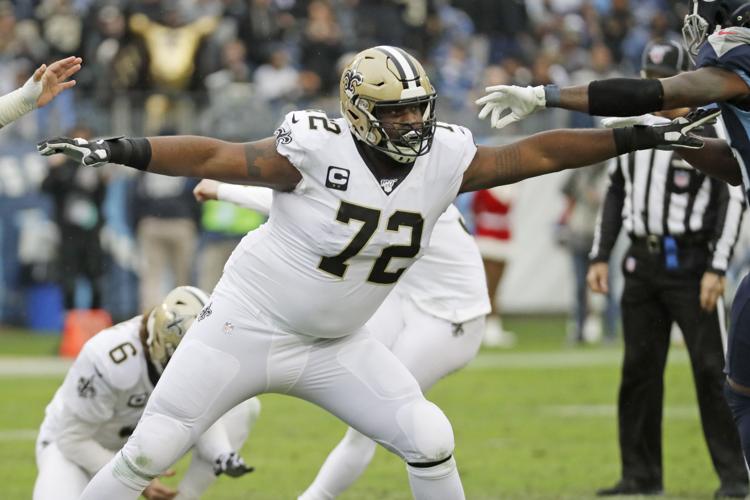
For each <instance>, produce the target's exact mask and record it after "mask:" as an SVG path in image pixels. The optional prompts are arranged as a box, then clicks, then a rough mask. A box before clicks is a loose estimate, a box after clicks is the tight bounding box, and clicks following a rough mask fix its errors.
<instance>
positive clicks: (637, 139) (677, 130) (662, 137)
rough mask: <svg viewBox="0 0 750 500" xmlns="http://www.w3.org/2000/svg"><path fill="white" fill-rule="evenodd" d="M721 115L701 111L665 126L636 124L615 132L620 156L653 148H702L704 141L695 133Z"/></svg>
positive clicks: (709, 111) (709, 110)
mask: <svg viewBox="0 0 750 500" xmlns="http://www.w3.org/2000/svg"><path fill="white" fill-rule="evenodd" d="M720 114H721V110H719V109H717V108H712V109H705V108H699V109H696V110H695V111H692V112H690V113H688V114H687V115H685V116H681V117H679V118H675V119H674V120H672V121H671V122H669V123H665V124H662V125H634V126H632V127H623V128H619V129H614V138H615V145H616V147H617V153H618V154H624V153H629V152H631V151H637V150H639V149H652V148H656V149H666V150H671V149H675V148H687V149H700V148H702V147H703V141H702V140H701V139H700V137H698V136H696V135H693V133H694V132H698V131H700V130H701V128H702V127H703V126H704V125H706V124H708V123H712V122H713V121H715V120H716V117H717V116H719V115H720Z"/></svg>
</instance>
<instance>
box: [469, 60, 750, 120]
mask: <svg viewBox="0 0 750 500" xmlns="http://www.w3.org/2000/svg"><path fill="white" fill-rule="evenodd" d="M486 91H487V92H488V93H487V95H485V96H484V97H481V98H480V99H478V100H477V104H479V105H483V108H482V109H481V110H480V112H479V118H481V119H484V118H487V117H489V118H490V122H491V125H492V126H493V127H495V128H503V127H505V126H506V125H509V124H511V123H514V122H517V121H519V120H522V119H523V118H525V117H527V116H528V115H530V114H532V113H534V112H536V111H538V110H540V109H544V108H563V109H569V110H573V111H580V112H583V113H588V114H591V115H596V116H635V115H641V114H644V113H651V112H653V111H661V110H664V109H675V108H682V107H696V106H704V105H707V104H711V103H714V102H721V101H728V100H731V99H734V98H737V97H740V96H746V95H748V94H750V88H748V86H747V84H746V83H745V81H744V80H743V79H742V78H740V77H739V76H738V75H737V74H736V73H734V72H732V71H728V70H724V69H720V68H716V67H706V68H700V69H697V70H695V71H686V72H684V73H680V74H678V75H675V76H672V77H670V78H664V79H660V80H656V79H640V78H610V79H607V80H597V81H593V82H590V83H589V84H588V85H578V86H574V87H563V88H559V87H557V86H556V85H544V86H542V85H539V86H537V87H518V86H515V85H496V86H493V87H487V88H486Z"/></svg>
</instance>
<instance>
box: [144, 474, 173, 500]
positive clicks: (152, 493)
mask: <svg viewBox="0 0 750 500" xmlns="http://www.w3.org/2000/svg"><path fill="white" fill-rule="evenodd" d="M174 475H175V471H174V470H172V469H169V470H167V471H166V472H165V473H164V474H162V475H161V477H171V476H174ZM177 493H179V492H178V491H177V490H175V489H174V488H170V487H169V486H167V485H165V484H162V482H161V481H159V479H158V478H156V479H152V480H151V482H150V483H148V486H146V489H145V490H143V497H144V498H147V499H148V500H172V499H173V498H174V497H176V496H177Z"/></svg>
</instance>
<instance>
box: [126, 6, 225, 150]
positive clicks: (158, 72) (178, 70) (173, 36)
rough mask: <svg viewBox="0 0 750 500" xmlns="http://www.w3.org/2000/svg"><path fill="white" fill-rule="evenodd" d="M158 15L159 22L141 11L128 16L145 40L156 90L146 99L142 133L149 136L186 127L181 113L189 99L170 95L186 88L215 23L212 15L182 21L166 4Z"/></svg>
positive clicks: (149, 66) (171, 7)
mask: <svg viewBox="0 0 750 500" xmlns="http://www.w3.org/2000/svg"><path fill="white" fill-rule="evenodd" d="M162 14H163V15H162V19H163V23H160V22H156V21H153V20H151V19H149V18H148V17H147V16H146V15H144V14H135V15H134V16H132V17H131V18H130V29H131V30H132V31H133V32H134V33H136V34H138V35H140V36H141V37H142V38H143V41H144V42H145V46H146V51H147V53H148V59H149V63H148V74H149V77H150V79H151V81H152V84H153V85H154V86H155V90H156V91H157V92H156V93H154V94H152V95H151V96H150V97H149V98H148V99H147V100H146V105H145V109H146V124H145V133H146V135H153V134H154V133H155V132H156V131H158V130H159V129H161V128H163V127H165V126H167V125H168V126H173V127H176V128H179V129H184V128H185V127H186V122H185V118H186V117H185V113H187V112H189V110H186V108H189V107H191V106H192V103H191V101H190V99H179V100H177V101H174V100H173V99H172V95H173V94H174V93H175V92H178V91H184V90H187V89H188V88H189V84H190V82H191V79H192V78H193V74H194V71H195V59H196V56H197V53H198V49H199V48H200V43H201V41H202V39H203V38H204V37H205V36H206V35H208V34H210V33H211V32H212V31H213V30H214V29H216V26H217V24H218V20H217V19H216V18H213V17H203V18H200V19H198V20H196V21H193V22H191V23H187V24H185V23H183V19H182V17H181V14H180V11H179V10H178V9H177V6H176V5H174V4H167V5H166V6H165V8H164V10H163V12H162ZM170 112H171V113H170ZM170 117H171V123H170V121H169V119H170Z"/></svg>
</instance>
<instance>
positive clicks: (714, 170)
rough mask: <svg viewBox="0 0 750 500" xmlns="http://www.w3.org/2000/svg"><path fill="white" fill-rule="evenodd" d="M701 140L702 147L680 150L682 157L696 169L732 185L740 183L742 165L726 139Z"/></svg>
mask: <svg viewBox="0 0 750 500" xmlns="http://www.w3.org/2000/svg"><path fill="white" fill-rule="evenodd" d="M702 140H703V144H704V146H703V148H702V149H691V150H681V151H680V156H682V159H683V160H685V161H686V162H688V163H689V164H690V165H692V166H693V167H695V168H697V169H698V170H700V171H702V172H704V173H706V174H708V175H710V176H711V177H715V178H717V179H721V180H722V181H724V182H726V183H728V184H731V185H732V186H739V185H740V184H742V170H741V168H742V167H740V164H739V163H738V162H737V158H736V157H735V156H734V153H733V152H732V149H731V148H730V147H729V145H728V144H727V143H726V141H725V140H724V139H716V138H703V139H702Z"/></svg>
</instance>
